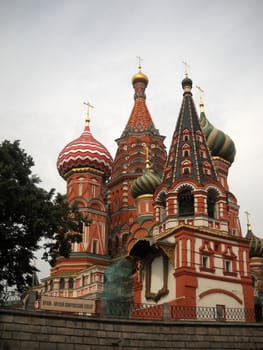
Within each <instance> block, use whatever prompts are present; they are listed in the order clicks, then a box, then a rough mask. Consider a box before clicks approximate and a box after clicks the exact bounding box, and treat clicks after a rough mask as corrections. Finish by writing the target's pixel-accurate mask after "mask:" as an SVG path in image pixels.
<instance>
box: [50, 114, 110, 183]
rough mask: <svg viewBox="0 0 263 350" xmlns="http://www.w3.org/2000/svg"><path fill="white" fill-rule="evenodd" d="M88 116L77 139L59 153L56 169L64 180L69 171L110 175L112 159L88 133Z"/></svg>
mask: <svg viewBox="0 0 263 350" xmlns="http://www.w3.org/2000/svg"><path fill="white" fill-rule="evenodd" d="M89 122H90V119H89V115H87V119H86V125H85V128H84V131H83V132H82V134H81V135H80V137H78V138H77V139H75V140H73V141H71V142H70V143H69V144H68V145H67V146H66V147H64V148H63V150H62V151H61V152H60V153H59V156H58V160H57V168H58V172H59V174H60V176H62V177H63V178H64V179H66V178H67V174H68V173H69V172H71V171H83V170H87V168H88V169H93V170H95V171H96V172H101V173H102V174H103V176H104V177H106V178H108V177H110V175H111V168H112V157H111V155H110V153H109V151H108V150H107V149H106V147H105V146H103V145H102V144H101V143H100V142H99V141H97V140H96V139H95V138H94V137H93V136H92V134H91V132H90V126H89Z"/></svg>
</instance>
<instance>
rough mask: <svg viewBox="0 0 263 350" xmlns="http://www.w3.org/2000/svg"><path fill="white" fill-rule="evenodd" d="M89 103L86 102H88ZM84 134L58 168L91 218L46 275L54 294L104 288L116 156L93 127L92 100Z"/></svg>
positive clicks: (71, 145)
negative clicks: (108, 203)
mask: <svg viewBox="0 0 263 350" xmlns="http://www.w3.org/2000/svg"><path fill="white" fill-rule="evenodd" d="M85 104H86V103H85ZM86 105H87V107H88V112H87V117H86V121H85V127H84V130H83V132H82V134H81V135H80V136H79V137H78V138H76V139H75V140H73V141H71V142H70V143H69V144H68V145H66V146H65V147H64V148H63V149H62V151H61V152H60V153H59V156H58V160H57V168H58V172H59V174H60V176H62V177H63V179H64V180H65V181H66V183H67V199H68V201H69V202H70V203H73V202H77V204H78V207H79V210H80V211H81V213H82V214H83V215H84V216H86V217H87V218H88V219H90V220H91V223H90V225H89V226H87V225H83V229H82V232H81V234H82V242H80V243H77V242H75V243H73V244H72V248H71V253H70V257H69V258H64V257H59V258H58V259H57V260H56V263H55V266H54V267H53V268H52V269H51V275H50V277H49V278H47V279H45V291H48V292H49V293H48V294H49V295H52V296H63V297H83V296H85V295H87V294H88V295H89V298H98V295H100V294H101V293H102V291H103V287H102V286H103V281H104V272H105V269H106V267H107V266H108V265H109V263H110V258H109V256H108V255H107V250H108V247H107V241H108V231H109V227H108V224H109V222H108V210H107V206H106V200H105V196H106V188H105V186H106V181H107V179H108V178H109V177H110V175H111V168H112V157H111V155H110V153H109V151H108V150H107V149H106V148H105V147H104V145H102V144H101V143H100V142H99V141H97V140H96V139H95V138H94V137H93V135H92V133H91V130H90V108H91V107H92V106H91V104H90V103H87V104H86Z"/></svg>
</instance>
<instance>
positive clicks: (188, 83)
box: [182, 76, 193, 89]
mask: <svg viewBox="0 0 263 350" xmlns="http://www.w3.org/2000/svg"><path fill="white" fill-rule="evenodd" d="M186 86H189V87H190V88H192V86H193V82H192V80H191V79H190V78H188V76H186V77H185V78H184V79H183V80H182V88H183V89H184V88H185V87H186Z"/></svg>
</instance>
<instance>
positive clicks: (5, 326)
mask: <svg viewBox="0 0 263 350" xmlns="http://www.w3.org/2000/svg"><path fill="white" fill-rule="evenodd" d="M31 349H34V350H36V349H41V350H112V349H115V350H116V349H138V350H140V349H143V350H147V349H151V350H152V349H156V350H158V349H162V350H163V349H164V350H169V349H194V350H201V349H202V350H206V349H207V350H208V349H209V350H216V349H218V350H223V349H224V350H225V349H231V350H234V349H238V350H242V349H246V350H250V349H251V350H252V349H253V350H254V349H263V324H262V323H223V322H221V323H219V322H197V321H191V322H190V321H188V322H182V321H177V322H159V321H134V320H116V319H115V320H112V319H100V318H90V317H84V316H83V317H82V316H71V315H58V314H51V313H49V314H47V313H42V312H26V311H22V310H6V309H0V350H31Z"/></svg>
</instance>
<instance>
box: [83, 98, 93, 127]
mask: <svg viewBox="0 0 263 350" xmlns="http://www.w3.org/2000/svg"><path fill="white" fill-rule="evenodd" d="M83 104H84V105H86V106H87V116H86V120H85V121H86V123H87V124H89V122H90V109H91V108H94V106H92V105H91V103H90V102H83Z"/></svg>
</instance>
